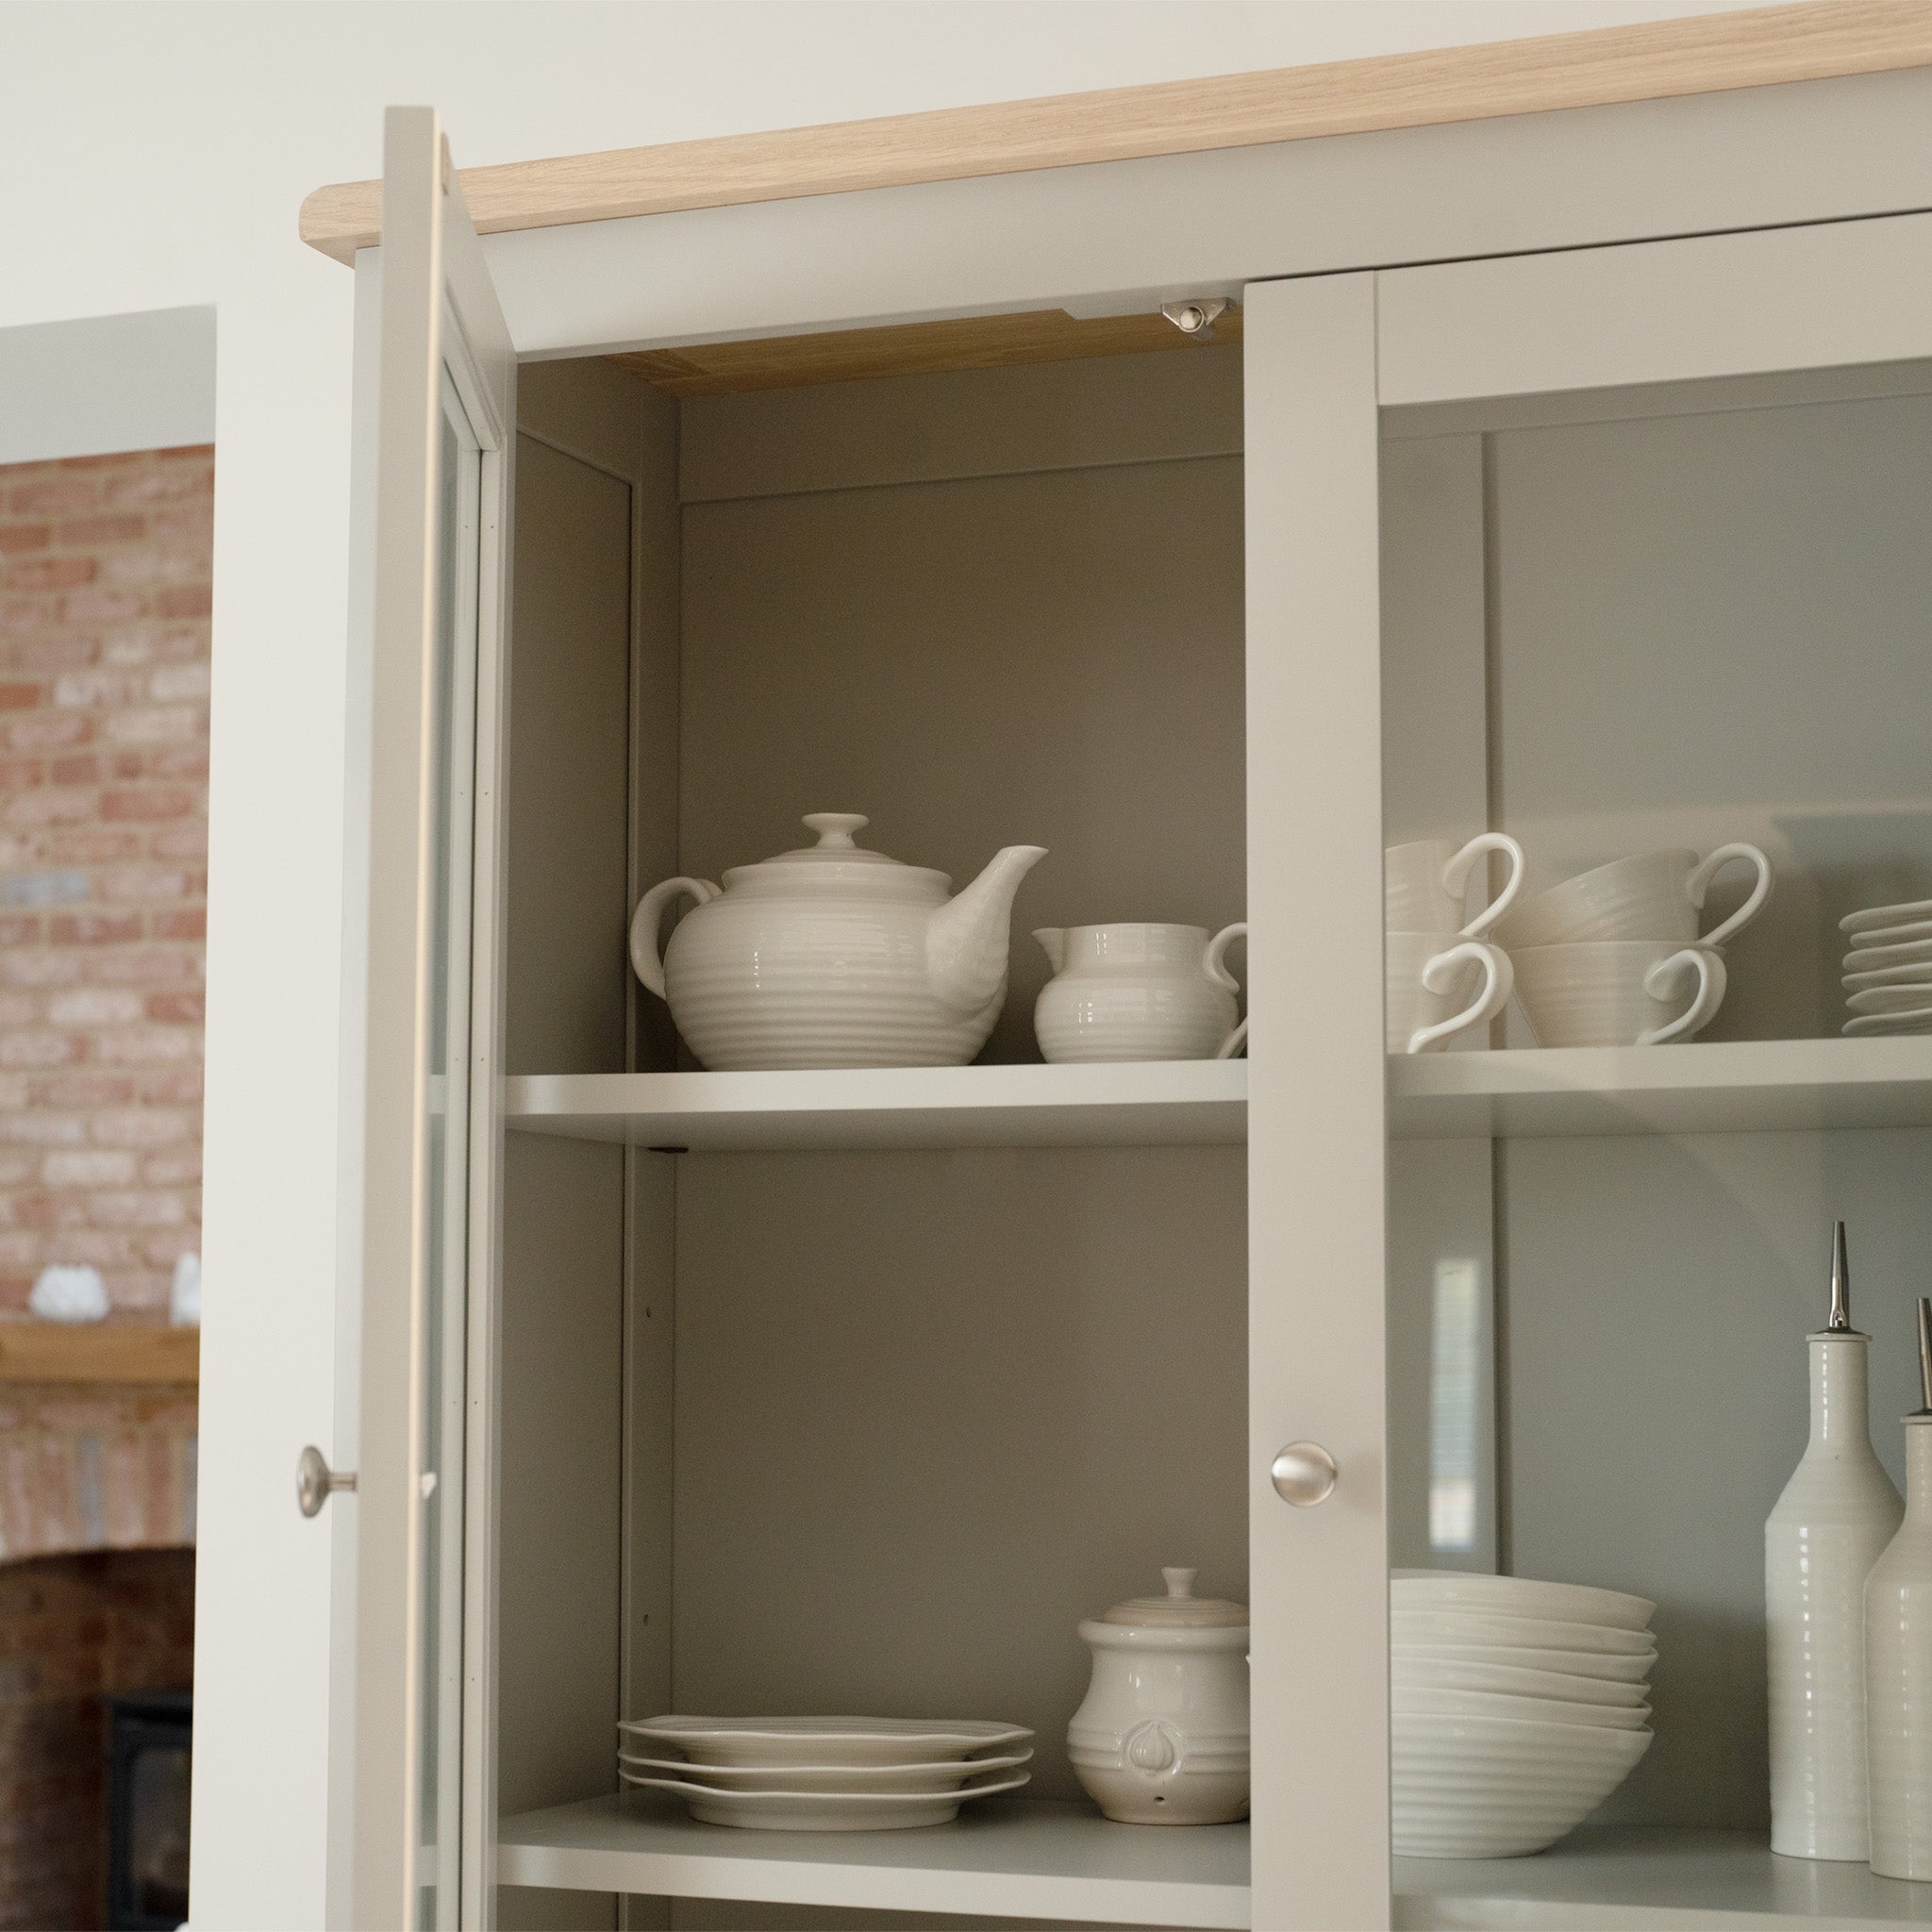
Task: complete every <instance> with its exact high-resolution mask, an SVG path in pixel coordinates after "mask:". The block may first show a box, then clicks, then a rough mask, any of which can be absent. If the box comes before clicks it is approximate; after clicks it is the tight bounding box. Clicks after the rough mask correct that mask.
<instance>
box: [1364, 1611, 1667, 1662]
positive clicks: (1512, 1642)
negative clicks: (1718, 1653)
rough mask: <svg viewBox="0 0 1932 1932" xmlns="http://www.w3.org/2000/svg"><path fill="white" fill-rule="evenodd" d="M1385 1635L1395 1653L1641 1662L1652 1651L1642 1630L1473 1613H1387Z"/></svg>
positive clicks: (1648, 1634) (1539, 1618) (1565, 1620)
mask: <svg viewBox="0 0 1932 1932" xmlns="http://www.w3.org/2000/svg"><path fill="white" fill-rule="evenodd" d="M1389 1634H1390V1639H1391V1641H1392V1642H1393V1643H1394V1645H1395V1646H1396V1648H1397V1649H1399V1650H1402V1649H1407V1648H1408V1647H1409V1646H1410V1645H1411V1644H1438V1643H1461V1644H1488V1645H1493V1644H1507V1645H1508V1646H1510V1647H1511V1648H1518V1647H1523V1648H1528V1649H1535V1650H1582V1651H1596V1652H1599V1653H1601V1654H1603V1655H1606V1656H1608V1657H1641V1656H1642V1655H1643V1654H1644V1653H1645V1652H1646V1651H1648V1650H1651V1649H1653V1648H1654V1646H1653V1644H1652V1642H1651V1639H1650V1633H1649V1631H1647V1630H1620V1629H1617V1628H1615V1627H1613V1626H1612V1625H1610V1624H1578V1623H1572V1622H1570V1621H1568V1620H1567V1619H1560V1618H1555V1617H1503V1616H1490V1615H1487V1614H1485V1613H1484V1612H1482V1611H1479V1610H1405V1609H1392V1610H1391V1611H1390V1613H1389Z"/></svg>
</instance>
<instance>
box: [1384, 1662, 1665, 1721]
mask: <svg viewBox="0 0 1932 1932" xmlns="http://www.w3.org/2000/svg"><path fill="white" fill-rule="evenodd" d="M1559 1654H1560V1653H1559ZM1496 1655H1499V1656H1500V1655H1501V1653H1500V1652H1498V1653H1496ZM1389 1676H1390V1681H1391V1684H1392V1686H1393V1687H1394V1691H1395V1694H1396V1696H1397V1698H1398V1699H1399V1698H1400V1697H1401V1696H1402V1694H1403V1693H1404V1692H1405V1691H1504V1692H1507V1694H1509V1695H1511V1696H1516V1697H1547V1698H1555V1699H1557V1700H1558V1701H1559V1702H1561V1703H1565V1704H1605V1705H1613V1706H1616V1707H1620V1708H1622V1709H1624V1710H1629V1709H1633V1708H1634V1707H1636V1706H1638V1705H1640V1704H1641V1703H1642V1702H1643V1700H1644V1697H1645V1696H1646V1694H1647V1693H1648V1691H1649V1689H1650V1687H1649V1686H1648V1685H1647V1684H1641V1683H1635V1684H1620V1683H1618V1682H1616V1681H1615V1680H1614V1679H1613V1678H1607V1677H1586V1676H1582V1675H1579V1674H1576V1673H1575V1672H1572V1671H1526V1670H1524V1669H1522V1668H1521V1667H1520V1666H1518V1665H1515V1664H1500V1663H1486V1662H1465V1661H1463V1660H1462V1659H1460V1658H1454V1657H1452V1658H1441V1657H1410V1656H1407V1654H1405V1653H1404V1652H1402V1651H1397V1652H1396V1653H1395V1654H1394V1656H1393V1657H1391V1659H1390V1663H1389Z"/></svg>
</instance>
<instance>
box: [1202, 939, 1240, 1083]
mask: <svg viewBox="0 0 1932 1932" xmlns="http://www.w3.org/2000/svg"><path fill="white" fill-rule="evenodd" d="M1247 936H1248V923H1247V921H1246V920H1244V919H1238V920H1236V921H1235V923H1234V924H1232V925H1224V926H1223V927H1222V928H1221V930H1220V931H1219V932H1218V933H1216V934H1215V935H1214V937H1213V938H1212V939H1211V940H1209V941H1208V947H1207V950H1206V951H1205V952H1204V953H1203V954H1202V955H1201V971H1202V972H1203V973H1204V974H1207V976H1208V980H1209V981H1210V982H1211V983H1212V984H1213V985H1215V986H1218V987H1219V988H1220V989H1221V990H1222V991H1223V992H1232V993H1239V992H1240V991H1241V981H1240V980H1238V979H1237V978H1236V977H1235V976H1234V974H1232V973H1230V972H1229V971H1228V970H1227V968H1226V966H1225V965H1224V963H1223V961H1224V958H1226V955H1227V949H1228V947H1229V946H1231V945H1233V944H1234V942H1235V941H1236V940H1244V939H1246V938H1247ZM1247 1037H1248V1023H1247V1021H1246V1020H1243V1021H1242V1022H1241V1024H1240V1025H1239V1026H1237V1027H1236V1028H1235V1029H1234V1031H1233V1032H1232V1033H1230V1034H1229V1035H1228V1036H1227V1038H1226V1039H1225V1040H1224V1041H1222V1042H1221V1044H1220V1045H1219V1046H1218V1047H1216V1048H1215V1050H1214V1058H1216V1059H1218V1060H1229V1059H1232V1058H1234V1057H1235V1055H1236V1053H1237V1052H1239V1051H1240V1049H1241V1042H1242V1041H1244V1040H1246V1039H1247Z"/></svg>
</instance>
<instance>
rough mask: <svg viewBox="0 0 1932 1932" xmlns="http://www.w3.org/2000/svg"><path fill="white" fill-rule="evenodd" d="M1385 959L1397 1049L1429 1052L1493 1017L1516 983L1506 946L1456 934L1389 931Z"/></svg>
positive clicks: (1388, 1018)
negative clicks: (1504, 948) (1468, 938)
mask: <svg viewBox="0 0 1932 1932" xmlns="http://www.w3.org/2000/svg"><path fill="white" fill-rule="evenodd" d="M1382 960H1383V978H1384V985H1385V989H1386V1004H1385V1006H1384V1008H1383V1013H1384V1016H1385V1024H1386V1026H1387V1029H1388V1037H1389V1051H1390V1052H1391V1053H1426V1052H1427V1051H1428V1050H1429V1049H1430V1048H1431V1047H1432V1046H1440V1045H1441V1043H1442V1041H1445V1040H1447V1039H1449V1038H1450V1037H1451V1035H1453V1034H1457V1033H1463V1032H1466V1031H1467V1030H1468V1029H1469V1028H1470V1027H1472V1026H1480V1025H1482V1024H1484V1023H1485V1022H1486V1021H1490V1020H1493V1019H1494V1018H1495V1017H1496V1015H1497V1014H1498V1013H1500V1012H1501V1011H1502V1010H1503V1008H1505V1007H1507V1005H1508V1004H1509V992H1510V989H1511V988H1512V987H1513V986H1514V985H1515V983H1516V975H1515V973H1514V972H1513V970H1512V969H1511V967H1510V964H1509V956H1508V954H1507V953H1506V952H1504V951H1503V950H1502V948H1501V947H1499V946H1492V945H1489V944H1486V943H1485V942H1484V941H1481V940H1465V939H1460V938H1458V937H1457V935H1456V934H1454V933H1441V932H1391V933H1389V934H1388V935H1386V937H1385V939H1384V941H1383V952H1382Z"/></svg>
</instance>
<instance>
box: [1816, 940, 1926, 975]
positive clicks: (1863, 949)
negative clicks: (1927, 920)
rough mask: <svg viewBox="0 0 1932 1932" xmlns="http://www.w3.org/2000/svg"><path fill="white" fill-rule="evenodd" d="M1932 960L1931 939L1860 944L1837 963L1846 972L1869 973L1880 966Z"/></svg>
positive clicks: (1915, 964)
mask: <svg viewBox="0 0 1932 1932" xmlns="http://www.w3.org/2000/svg"><path fill="white" fill-rule="evenodd" d="M1928 960H1932V940H1901V941H1898V943H1896V944H1895V945H1886V946H1860V947H1859V948H1858V950H1857V952H1855V953H1847V954H1846V955H1845V956H1844V958H1842V959H1840V961H1839V965H1840V967H1841V968H1842V969H1843V970H1844V971H1845V972H1847V973H1870V972H1873V971H1874V969H1875V968H1877V967H1880V966H1923V965H1924V964H1925V963H1926V961H1928Z"/></svg>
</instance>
